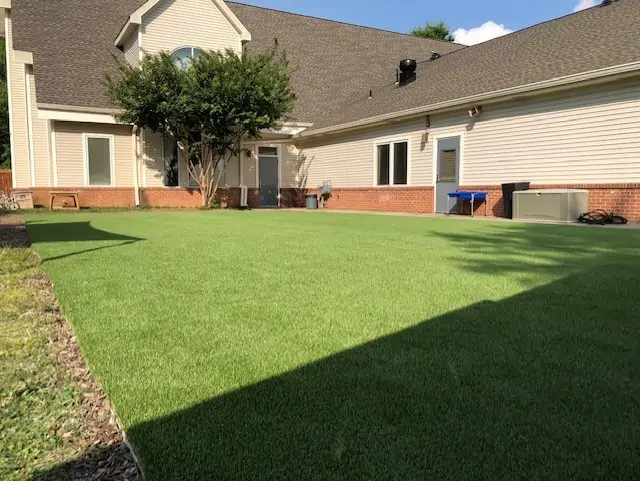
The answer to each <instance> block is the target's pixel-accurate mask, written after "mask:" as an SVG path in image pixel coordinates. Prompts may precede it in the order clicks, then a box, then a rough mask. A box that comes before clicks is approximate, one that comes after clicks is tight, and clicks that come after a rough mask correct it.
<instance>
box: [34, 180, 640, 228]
mask: <svg viewBox="0 0 640 481" xmlns="http://www.w3.org/2000/svg"><path fill="white" fill-rule="evenodd" d="M531 188H533V189H587V190H589V209H590V210H593V209H604V210H606V211H609V212H611V211H612V212H614V213H616V214H619V215H624V216H625V217H627V218H628V219H629V220H630V221H631V222H640V184H566V185H542V184H534V185H532V186H531ZM24 190H31V191H32V192H33V201H34V205H41V206H48V205H49V192H50V191H51V190H56V191H79V192H80V204H81V206H82V207H133V206H134V202H135V197H134V190H133V189H132V188H88V187H81V188H77V189H73V188H56V189H53V188H40V187H38V188H33V189H24ZM459 190H475V191H481V192H489V206H488V212H487V213H488V215H490V216H495V217H501V216H502V213H503V206H502V188H501V186H496V185H465V186H461V187H460V189H459ZM307 192H309V193H313V194H316V195H318V194H319V192H318V191H317V190H315V189H311V190H308V191H307V190H304V189H282V191H281V205H282V207H304V205H305V194H306V193H307ZM217 198H218V201H226V202H227V204H228V206H229V207H239V206H240V189H239V188H233V189H221V190H219V191H218V195H217ZM259 198H260V195H259V191H258V189H249V206H250V207H251V208H257V207H258V205H259ZM64 200H65V199H60V200H57V201H56V204H57V205H60V204H61V203H62V202H63V201H64ZM433 201H434V192H433V187H395V188H338V189H334V190H333V194H332V196H331V198H330V199H329V203H328V207H329V208H330V209H337V210H365V211H380V212H409V213H427V214H428V213H433V212H434V203H433ZM140 203H141V205H142V206H149V207H173V208H198V207H200V206H201V204H202V201H201V196H200V192H199V191H198V190H197V189H186V188H180V187H177V188H147V189H140ZM475 211H476V212H477V213H478V214H480V215H482V214H484V206H483V205H482V204H481V203H480V202H478V203H476V206H475ZM464 213H467V214H468V213H469V203H468V202H465V209H464Z"/></svg>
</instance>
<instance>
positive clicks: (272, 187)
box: [258, 147, 280, 207]
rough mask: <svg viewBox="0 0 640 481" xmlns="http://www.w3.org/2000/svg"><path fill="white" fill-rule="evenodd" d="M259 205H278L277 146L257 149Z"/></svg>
mask: <svg viewBox="0 0 640 481" xmlns="http://www.w3.org/2000/svg"><path fill="white" fill-rule="evenodd" d="M258 165H259V167H258V169H259V170H258V174H259V178H260V207H278V193H279V192H278V190H279V187H280V186H279V185H278V184H279V182H278V148H277V147H260V148H259V149H258Z"/></svg>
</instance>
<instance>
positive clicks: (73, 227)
mask: <svg viewBox="0 0 640 481" xmlns="http://www.w3.org/2000/svg"><path fill="white" fill-rule="evenodd" d="M27 232H28V233H29V238H30V239H31V242H32V243H33V244H37V243H40V242H87V241H121V242H119V243H118V244H110V245H102V246H98V247H92V248H88V249H83V250H81V251H77V252H70V253H67V254H62V255H59V256H54V257H48V258H46V259H42V262H43V263H44V262H49V261H53V260H58V259H64V258H66V257H71V256H75V255H78V254H84V253H87V252H95V251H100V250H104V249H111V248H114V247H121V246H124V245H128V244H134V243H136V242H139V241H143V240H145V239H142V238H139V237H132V236H128V235H124V234H118V233H115V232H108V231H104V230H100V229H96V228H95V227H93V226H92V225H91V222H51V223H40V222H28V223H27Z"/></svg>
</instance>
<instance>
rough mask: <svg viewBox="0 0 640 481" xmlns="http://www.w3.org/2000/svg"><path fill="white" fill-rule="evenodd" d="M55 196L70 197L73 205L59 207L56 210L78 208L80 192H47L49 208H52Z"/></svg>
mask: <svg viewBox="0 0 640 481" xmlns="http://www.w3.org/2000/svg"><path fill="white" fill-rule="evenodd" d="M57 197H70V198H72V199H73V202H74V206H73V207H64V206H63V207H60V208H59V209H56V210H64V209H74V210H80V192H69V191H65V192H63V191H51V192H49V210H54V209H53V202H54V201H55V200H56V198H57Z"/></svg>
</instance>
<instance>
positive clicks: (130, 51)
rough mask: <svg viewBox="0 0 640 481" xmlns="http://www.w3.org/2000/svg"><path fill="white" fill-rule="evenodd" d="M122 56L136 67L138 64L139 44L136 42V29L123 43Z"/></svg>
mask: <svg viewBox="0 0 640 481" xmlns="http://www.w3.org/2000/svg"><path fill="white" fill-rule="evenodd" d="M124 58H125V59H126V60H127V62H129V65H131V66H133V67H137V66H138V65H140V45H139V44H138V30H135V31H134V32H133V35H131V37H130V38H129V40H127V41H126V42H125V44H124Z"/></svg>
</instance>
